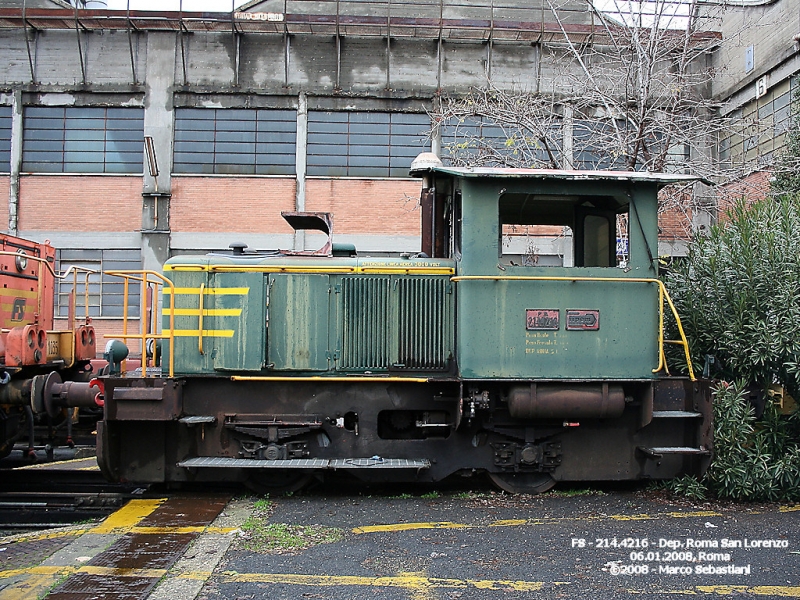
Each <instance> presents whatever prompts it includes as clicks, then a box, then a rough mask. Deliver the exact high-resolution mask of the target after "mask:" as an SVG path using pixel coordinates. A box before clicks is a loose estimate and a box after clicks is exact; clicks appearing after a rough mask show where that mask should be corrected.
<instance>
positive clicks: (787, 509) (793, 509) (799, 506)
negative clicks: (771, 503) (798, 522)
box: [778, 504, 800, 513]
mask: <svg viewBox="0 0 800 600" xmlns="http://www.w3.org/2000/svg"><path fill="white" fill-rule="evenodd" d="M799 510H800V504H795V505H794V506H781V507H780V508H779V509H778V511H779V512H782V513H787V512H796V511H799Z"/></svg>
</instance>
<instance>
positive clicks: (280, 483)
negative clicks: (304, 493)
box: [244, 469, 314, 496]
mask: <svg viewBox="0 0 800 600" xmlns="http://www.w3.org/2000/svg"><path fill="white" fill-rule="evenodd" d="M313 478H314V475H313V474H312V473H309V472H307V471H296V470H293V469H264V470H259V471H256V472H254V473H253V474H251V475H250V476H249V477H248V478H247V479H246V480H245V482H244V484H245V486H247V487H248V488H249V489H250V490H252V491H254V492H255V493H257V494H260V495H262V496H267V495H270V494H290V493H292V492H297V491H299V490H301V489H303V488H304V487H306V486H307V485H308V484H309V483H310V482H311V480H312V479H313Z"/></svg>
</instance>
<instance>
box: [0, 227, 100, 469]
mask: <svg viewBox="0 0 800 600" xmlns="http://www.w3.org/2000/svg"><path fill="white" fill-rule="evenodd" d="M54 265H55V249H54V248H53V247H52V246H50V244H49V243H47V242H45V243H43V244H39V243H37V242H32V241H28V240H24V239H21V238H18V237H14V236H11V235H4V234H0V326H1V327H2V329H0V458H2V457H4V456H7V455H8V454H9V453H10V452H11V450H12V449H13V447H14V443H15V442H16V441H17V440H18V439H20V438H23V437H25V436H26V434H27V442H28V449H27V454H28V456H30V457H31V458H35V456H36V454H35V450H34V426H35V424H36V423H37V422H46V423H47V424H50V425H57V424H59V423H61V424H63V423H66V438H65V440H64V442H65V443H66V444H67V445H69V446H73V445H74V444H73V441H72V428H71V425H72V418H73V415H71V414H70V411H68V410H67V409H68V408H74V407H79V406H101V405H102V400H100V397H99V396H98V392H99V389H98V388H97V386H95V385H93V384H92V383H91V381H90V379H91V370H92V369H91V363H90V361H91V360H92V359H93V358H95V354H96V338H95V331H94V328H93V327H92V325H91V319H90V318H88V317H86V318H84V319H82V322H78V321H77V320H76V318H75V291H76V290H77V289H78V275H79V272H78V271H77V270H75V269H70V270H69V271H68V272H67V273H64V274H61V275H59V274H57V273H56V272H55V270H54ZM70 276H72V278H73V281H74V284H73V286H72V294H71V295H70V306H69V324H70V328H69V329H66V330H55V329H54V318H53V316H54V315H53V312H54V306H53V303H54V291H55V285H56V280H57V279H62V278H65V277H70ZM81 276H82V277H83V278H84V283H83V288H84V291H86V289H87V287H88V273H86V272H84V273H82V274H81ZM86 300H87V305H88V292H87V295H86Z"/></svg>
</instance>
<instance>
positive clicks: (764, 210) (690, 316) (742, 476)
mask: <svg viewBox="0 0 800 600" xmlns="http://www.w3.org/2000/svg"><path fill="white" fill-rule="evenodd" d="M665 282H666V285H667V288H668V289H669V292H670V295H671V296H672V299H673V301H674V302H675V305H676V308H677V310H678V314H680V315H681V321H682V323H683V327H684V330H685V332H686V336H687V340H688V341H689V347H690V354H691V357H692V363H693V365H694V368H695V371H696V372H698V373H699V372H701V371H702V370H703V366H704V364H705V362H706V357H707V356H709V355H710V356H713V357H714V358H715V362H714V367H715V368H714V369H712V371H711V373H710V375H711V376H712V377H715V378H718V379H722V380H727V381H737V382H738V383H736V384H735V385H729V384H726V383H724V382H722V383H720V384H719V385H718V386H717V390H716V392H715V395H714V460H713V462H712V464H711V467H710V468H709V470H708V473H707V474H706V476H705V479H704V480H703V482H702V483H703V484H704V485H705V486H707V488H708V490H709V492H711V493H713V494H714V495H716V496H717V497H719V498H732V499H742V500H778V499H800V428H798V415H797V413H796V412H795V413H794V414H793V415H791V416H790V417H786V416H783V415H780V414H779V412H778V410H777V408H776V407H775V405H774V404H772V403H771V402H769V401H768V402H767V403H766V406H765V410H764V413H763V415H761V417H760V418H759V419H756V416H755V414H754V410H753V407H752V406H751V404H750V402H749V401H748V399H747V395H748V389H747V388H748V387H755V388H757V389H761V390H766V388H767V386H769V385H770V384H773V383H779V384H781V385H783V386H784V388H785V389H786V391H787V392H788V393H789V394H790V395H791V396H794V397H795V398H797V397H798V395H799V394H800V377H799V374H800V368H798V364H800V194H796V195H794V196H792V195H783V196H779V197H777V198H774V199H768V200H764V201H761V202H757V203H754V204H753V205H751V206H749V207H748V206H746V205H745V203H744V202H741V203H739V204H737V205H736V206H735V207H734V208H733V210H732V211H731V212H730V214H729V215H728V220H727V221H726V222H723V223H721V224H719V225H715V226H714V227H712V228H711V231H710V233H709V235H708V236H707V237H701V238H698V239H696V240H695V241H694V242H693V243H692V245H691V247H690V251H689V255H688V257H687V258H686V259H685V260H684V261H682V262H680V263H678V264H677V265H676V266H675V268H674V269H673V271H672V272H670V273H668V274H667V275H666V277H665ZM671 327H672V330H673V331H672V332H671V335H672V336H677V332H676V331H675V324H674V323H672V324H671ZM668 335H670V333H668ZM672 339H675V337H673V338H672ZM673 351H674V350H673ZM681 358H682V357H681ZM682 362H683V361H682V360H679V357H678V356H676V355H673V356H672V358H671V359H670V364H671V365H673V366H674V367H679V365H681V364H682ZM669 489H674V491H676V492H680V491H682V492H683V493H685V494H689V493H692V494H695V495H696V494H697V490H696V488H695V487H694V483H693V482H690V481H686V480H678V481H676V482H673V483H671V484H670V488H669Z"/></svg>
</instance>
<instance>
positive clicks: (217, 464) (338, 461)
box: [178, 456, 431, 469]
mask: <svg viewBox="0 0 800 600" xmlns="http://www.w3.org/2000/svg"><path fill="white" fill-rule="evenodd" d="M178 466H179V467H185V468H213V469H430V467H431V461H429V460H428V459H427V458H421V459H406V458H380V457H377V456H374V457H372V458H289V459H286V460H259V459H257V458H224V457H214V456H198V457H196V458H187V459H186V460H182V461H181V462H179V463H178Z"/></svg>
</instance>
